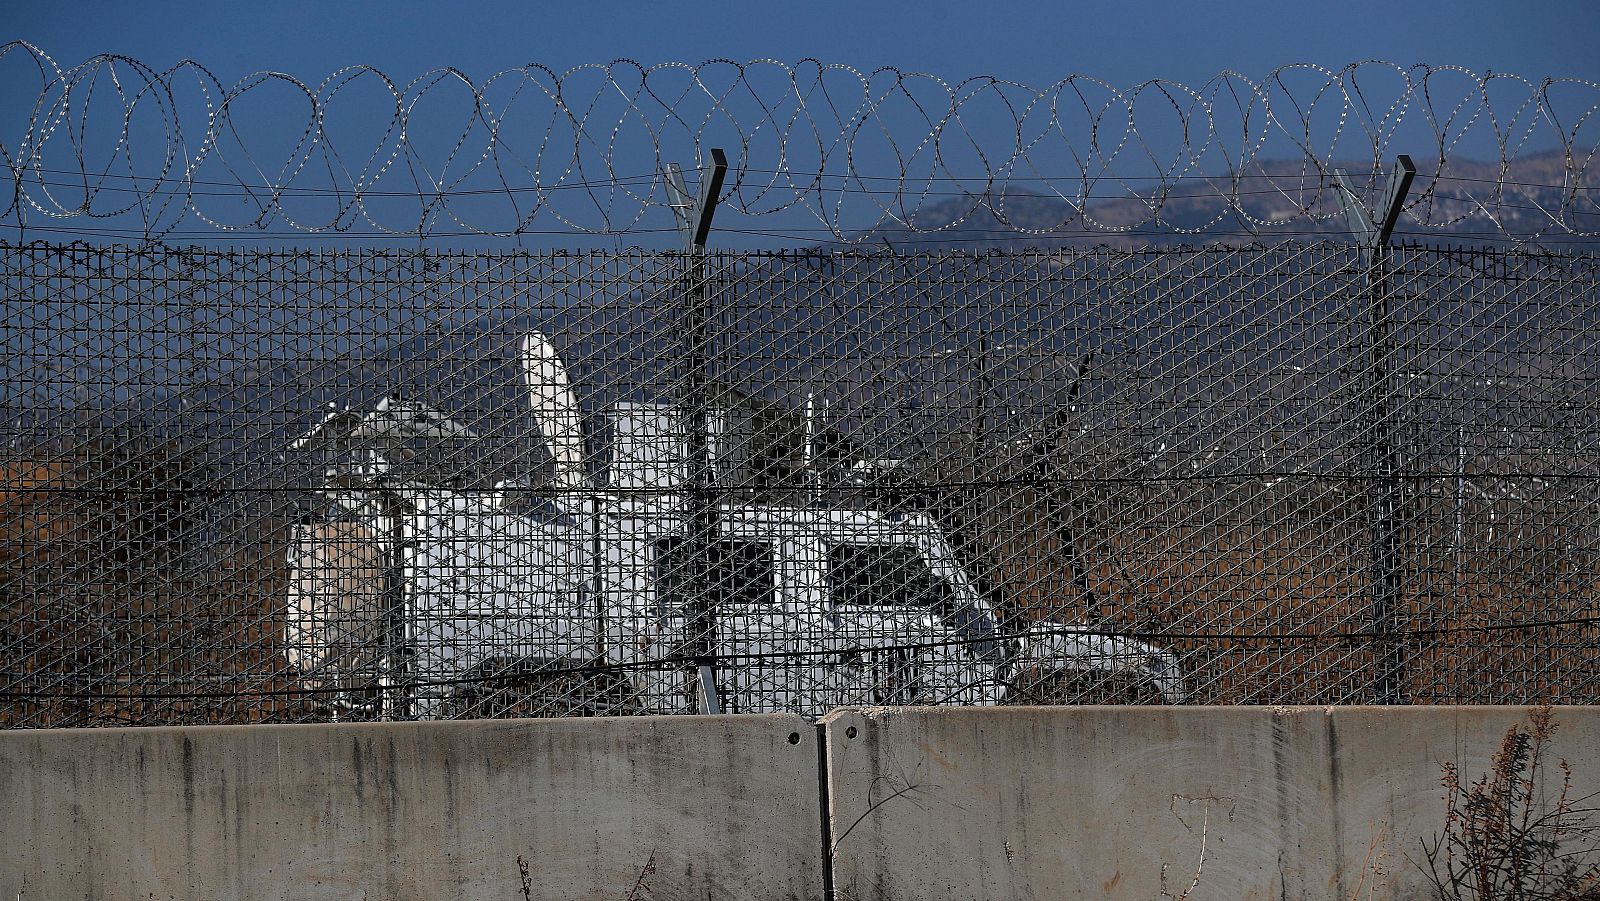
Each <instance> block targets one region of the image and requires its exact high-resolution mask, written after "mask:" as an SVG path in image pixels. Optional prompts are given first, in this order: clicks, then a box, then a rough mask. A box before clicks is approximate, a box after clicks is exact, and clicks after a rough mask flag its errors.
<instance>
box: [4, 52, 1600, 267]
mask: <svg viewBox="0 0 1600 901" xmlns="http://www.w3.org/2000/svg"><path fill="white" fill-rule="evenodd" d="M0 84H4V85H5V90H6V91H8V92H9V93H10V94H11V95H12V97H13V98H14V99H13V103H12V106H11V108H12V109H14V110H15V113H14V114H11V115H15V116H16V118H17V119H18V120H20V121H17V122H15V123H14V125H13V127H12V128H11V129H8V131H7V134H6V136H5V137H4V138H0V161H3V164H4V166H5V168H6V171H7V173H8V174H9V176H10V181H11V191H10V197H9V198H8V200H7V201H6V203H5V204H4V207H3V210H0V221H4V222H6V223H7V224H9V225H13V226H16V227H18V228H22V229H24V230H25V229H26V228H27V227H29V226H30V225H31V226H32V227H34V228H36V229H42V230H43V231H45V232H46V233H48V232H49V231H51V230H52V229H55V228H56V227H57V226H56V225H55V223H60V224H61V226H62V228H63V229H64V230H70V229H89V230H93V229H115V230H116V231H115V234H116V235H119V236H122V237H126V238H130V239H160V238H164V237H173V236H177V235H180V234H185V233H184V232H181V231H180V229H182V228H183V227H184V226H185V225H191V226H194V225H197V226H198V227H199V229H200V233H201V234H204V233H206V232H212V233H216V234H218V235H223V234H231V235H235V236H239V235H249V234H251V233H253V232H263V231H265V232H273V231H276V232H286V233H298V234H313V235H326V236H339V235H345V236H364V237H380V236H391V237H392V236H417V237H436V236H450V237H464V236H500V237H519V236H527V235H536V234H566V235H590V236H594V235H601V236H623V235H633V236H645V235H649V234H652V233H655V232H667V233H670V232H671V222H670V219H669V218H667V217H664V216H663V215H661V211H662V210H663V209H664V207H665V204H666V203H667V198H666V190H665V187H664V184H663V181H662V176H661V172H662V168H663V165H664V164H665V163H666V162H669V161H677V162H682V163H684V164H685V165H694V164H695V162H696V161H699V160H704V159H706V158H707V156H708V152H709V150H710V148H712V147H722V148H726V149H727V150H728V152H729V154H730V158H731V161H732V173H731V176H730V180H729V182H728V184H727V185H726V187H725V194H726V196H725V197H724V198H723V200H722V204H723V208H724V209H726V210H729V211H731V212H733V213H735V214H738V215H741V216H744V217H748V219H750V220H751V221H753V222H757V223H763V222H765V223H770V222H774V221H783V222H790V223H801V225H800V226H795V225H792V224H791V225H790V226H788V227H783V228H780V227H777V226H769V229H770V228H777V231H778V232H779V233H782V234H786V235H790V234H793V233H794V232H795V231H796V229H799V230H800V232H801V236H802V237H806V238H808V239H809V240H810V241H811V243H818V242H825V241H836V242H860V241H863V240H867V241H873V242H877V241H878V240H880V237H881V236H882V235H884V234H885V233H893V234H901V235H909V236H922V235H930V234H934V233H944V232H948V233H950V234H952V235H964V236H966V237H967V238H969V239H970V238H971V237H972V235H971V234H969V233H970V232H972V231H973V230H977V231H979V232H989V233H997V234H1002V235H1012V236H1025V237H1032V238H1037V239H1049V238H1063V237H1065V238H1073V237H1076V238H1086V239H1094V238H1100V239H1104V238H1107V237H1117V236H1145V237H1146V238H1147V237H1148V236H1149V235H1151V234H1156V235H1162V234H1165V235H1175V236H1195V235H1213V234H1222V235H1227V234H1239V233H1244V234H1251V235H1263V234H1272V233H1274V231H1275V230H1277V231H1279V232H1281V231H1283V230H1284V229H1286V228H1287V227H1289V226H1294V225H1300V226H1302V227H1309V228H1312V229H1316V230H1323V231H1327V230H1330V224H1331V223H1330V220H1335V219H1336V217H1337V216H1338V214H1339V204H1338V200H1337V197H1336V196H1335V195H1334V193H1333V190H1334V188H1333V182H1332V176H1333V170H1334V169H1335V168H1338V167H1348V168H1349V170H1350V171H1351V172H1352V173H1353V175H1354V177H1355V179H1356V181H1357V183H1358V184H1362V185H1375V184H1378V183H1381V181H1382V176H1383V174H1384V173H1385V172H1387V171H1388V169H1389V167H1390V166H1391V165H1392V163H1393V157H1394V156H1395V155H1396V154H1402V153H1404V154H1408V155H1410V156H1411V157H1412V158H1413V159H1415V160H1416V161H1417V162H1418V164H1419V166H1420V169H1421V175H1420V178H1419V183H1418V185H1417V190H1416V191H1415V193H1414V194H1413V196H1412V198H1411V199H1410V200H1409V201H1408V203H1407V205H1406V215H1407V217H1408V221H1409V222H1410V223H1412V224H1414V225H1415V226H1416V227H1417V228H1420V229H1423V230H1426V231H1428V232H1430V233H1433V234H1435V235H1437V234H1438V233H1439V232H1441V231H1446V230H1456V231H1461V232H1463V233H1469V234H1474V235H1479V236H1481V235H1490V236H1498V237H1504V238H1511V239H1516V240H1520V241H1528V240H1532V239H1536V238H1539V237H1542V236H1577V237H1582V238H1592V237H1594V236H1596V235H1597V234H1600V216H1597V212H1600V210H1597V207H1596V203H1597V197H1600V195H1597V193H1596V189H1597V188H1600V183H1597V182H1596V178H1595V172H1596V169H1595V151H1596V148H1597V147H1600V133H1597V131H1596V129H1597V128H1600V122H1597V118H1596V111H1597V109H1600V85H1597V84H1596V83H1594V82H1592V81H1586V80H1582V79H1575V78H1543V79H1533V78H1525V77H1521V76H1517V75H1510V74H1505V73H1497V72H1487V71H1485V72H1475V71H1471V70H1468V69H1465V68H1462V67H1457V66H1430V65H1414V66H1410V67H1405V66H1399V65H1395V64H1392V63H1386V62H1377V61H1369V62H1360V63H1353V64H1350V65H1347V66H1344V67H1342V68H1329V67H1323V66H1316V65H1309V64H1302V65H1291V66H1284V67H1281V68H1278V69H1275V70H1273V71H1271V72H1268V73H1266V74H1265V75H1262V76H1259V77H1251V76H1248V75H1245V74H1242V73H1238V72H1233V71H1225V72H1222V73H1220V74H1218V75H1216V76H1215V77H1213V78H1211V79H1209V80H1207V81H1205V82H1203V83H1199V84H1195V85H1186V84H1182V83H1179V82H1176V81H1170V80H1152V81H1146V82H1143V83H1140V84H1136V85H1131V86H1117V85H1113V84H1111V83H1108V82H1106V81H1103V80H1100V79H1096V78H1092V77H1089V76H1083V75H1072V76H1068V77H1065V78H1062V79H1061V80H1059V81H1056V82H1054V83H1052V84H1050V85H1047V86H1043V87H1038V86H1029V85H1025V84H1020V83H1017V82H1013V81H1007V80H1004V79H1000V78H995V77H993V76H978V77H972V78H967V79H964V80H960V81H946V80H944V79H942V78H940V77H938V76H936V75H929V74H922V73H912V72H904V71H901V70H899V69H894V68H889V67H884V68H879V69H875V70H871V71H866V70H861V69H855V68H852V67H849V66H844V65H838V64H828V63H822V62H819V61H815V60H802V61H800V62H798V63H793V64H790V63H784V62H779V61H774V60H752V61H749V62H744V63H740V62H735V61H731V60H712V61H707V62H704V63H701V64H698V65H689V64H682V63H662V64H657V65H650V66H644V65H640V64H638V63H635V62H632V61H627V60H619V61H616V62H613V63H610V64H607V65H590V66H580V67H576V68H573V69H569V70H567V71H564V72H557V71H555V70H553V69H550V68H548V67H545V66H540V65H536V64H530V65H527V66H522V67H518V68H513V69H507V70H504V71H501V72H498V73H495V74H493V75H490V76H488V77H486V78H483V79H482V80H474V79H473V78H471V77H469V76H468V75H467V74H466V73H464V72H462V71H460V70H458V69H436V70H431V71H429V72H425V73H423V74H421V75H419V76H417V77H415V78H413V79H412V80H410V81H409V82H405V81H401V80H398V79H395V78H392V77H390V76H389V75H387V74H385V73H383V72H381V71H379V70H377V69H374V68H372V67H368V66H350V67H345V68H342V69H339V70H337V71H335V72H334V73H332V74H330V75H329V76H327V77H326V78H324V79H322V80H321V81H318V82H314V83H313V82H306V81H301V80H299V79H297V78H296V77H294V76H292V75H289V74H285V73H281V72H257V73H254V74H250V75H247V76H245V77H243V78H240V79H238V80H237V81H234V82H233V83H231V84H225V83H224V82H223V81H222V80H221V79H220V78H218V77H217V76H216V75H215V74H214V73H213V72H212V71H211V70H209V69H207V68H206V67H204V66H203V65H201V64H200V63H198V62H195V61H192V60H184V61H182V62H179V63H177V64H176V65H173V66H171V67H168V68H165V69H159V68H156V67H153V66H151V65H148V64H146V63H143V62H140V61H138V60H136V59H133V58H130V57H126V56H119V55H101V56H96V57H94V58H91V59H89V60H86V61H84V62H82V63H80V64H78V65H74V66H70V67H66V68H63V67H61V66H60V65H58V64H57V63H56V62H55V61H54V60H53V59H51V58H50V57H49V56H48V55H46V54H45V53H44V52H43V51H42V50H40V49H38V48H36V47H34V46H32V45H30V44H26V43H22V42H12V43H9V44H5V45H0ZM107 233H108V234H109V233H111V232H107Z"/></svg>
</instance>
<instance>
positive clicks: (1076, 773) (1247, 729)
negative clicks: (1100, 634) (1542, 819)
mask: <svg viewBox="0 0 1600 901" xmlns="http://www.w3.org/2000/svg"><path fill="white" fill-rule="evenodd" d="M1527 713H1528V711H1526V710H1524V709H1519V708H1493V707H1490V708H1449V707H1438V708H1360V707H1349V708H1303V709H1289V708H1243V707H1239V708H1201V707H1188V708H1137V709H1134V708H1115V707H1102V708H1054V709H1040V708H1033V709H1028V708H1012V709H998V710H893V709H878V710H871V709H868V710H846V711H839V712H836V713H834V714H832V715H830V716H829V718H828V719H827V720H826V732H827V754H828V769H829V773H830V780H829V783H830V807H831V810H830V816H829V820H830V825H831V831H832V837H833V844H834V859H833V876H834V881H835V885H836V887H837V890H838V896H839V897H840V898H850V899H868V898H894V899H910V898H917V899H942V898H950V899H970V898H978V897H985V898H1039V899H1045V898H1140V899H1149V898H1167V897H1171V898H1180V897H1181V898H1187V899H1190V901H1204V899H1250V898H1257V899H1280V898H1307V899H1326V898H1333V899H1356V898H1360V899H1367V898H1416V897H1423V896H1425V895H1426V893H1425V891H1424V884H1423V881H1422V880H1423V875H1422V873H1421V872H1420V871H1419V870H1418V869H1417V868H1416V866H1415V865H1414V864H1413V861H1420V860H1421V853H1420V845H1419V841H1420V839H1422V838H1423V837H1426V836H1432V835H1434V834H1436V833H1437V832H1438V831H1439V829H1440V828H1441V825H1442V821H1443V817H1444V809H1445V808H1444V802H1443V800H1442V796H1443V790H1442V789H1441V788H1440V775H1441V766H1442V764H1443V763H1444V762H1445V761H1457V762H1459V764H1460V765H1461V766H1462V768H1463V771H1464V772H1465V773H1467V774H1469V775H1472V776H1474V777H1475V776H1476V775H1479V774H1481V773H1482V772H1483V771H1484V770H1485V769H1486V768H1487V767H1488V765H1489V759H1490V757H1491V755H1492V754H1493V753H1494V751H1495V750H1496V749H1497V748H1498V747H1499V744H1500V741H1501V738H1502V737H1503V736H1504V735H1505V731H1506V729H1507V728H1508V727H1509V726H1510V725H1511V724H1512V723H1515V722H1518V721H1521V720H1525V718H1526V714H1527ZM1555 717H1556V721H1557V722H1558V723H1559V730H1558V731H1557V733H1556V737H1555V741H1554V745H1553V748H1554V752H1555V754H1556V755H1557V756H1560V757H1565V758H1567V759H1568V760H1569V761H1571V763H1572V764H1573V766H1574V769H1575V772H1576V783H1577V784H1576V785H1575V790H1576V792H1577V793H1578V794H1580V795H1581V794H1585V793H1588V792H1593V791H1596V790H1600V708H1592V707H1590V708H1557V709H1556V712H1555ZM1549 770H1550V775H1552V776H1553V777H1555V778H1557V779H1559V776H1560V772H1559V769H1558V768H1557V767H1556V766H1555V761H1554V760H1552V761H1550V767H1549ZM1163 892H1165V894H1163ZM1186 892H1187V894H1185V893H1186Z"/></svg>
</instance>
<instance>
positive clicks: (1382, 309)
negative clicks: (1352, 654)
mask: <svg viewBox="0 0 1600 901" xmlns="http://www.w3.org/2000/svg"><path fill="white" fill-rule="evenodd" d="M1416 174H1417V167H1416V166H1415V165H1413V164H1412V162H1411V157H1409V156H1406V155H1405V154H1401V155H1400V156H1399V157H1398V158H1397V159H1396V160H1395V168H1394V169H1393V170H1392V171H1391V172H1390V173H1389V179H1388V181H1387V182H1386V183H1385V185H1384V192H1383V197H1382V198H1381V200H1380V201H1379V203H1378V213H1379V214H1380V216H1381V217H1382V218H1381V219H1379V220H1378V221H1377V222H1374V221H1373V220H1372V219H1370V218H1368V216H1367V211H1366V210H1365V209H1364V208H1363V207H1362V205H1361V200H1360V198H1359V197H1357V196H1356V193H1355V190H1354V189H1353V188H1352V187H1351V186H1350V178H1349V175H1348V174H1347V173H1346V172H1345V171H1344V170H1343V169H1339V170H1336V171H1335V173H1334V181H1335V183H1336V185H1337V187H1338V191H1337V194H1338V196H1339V205H1340V206H1341V207H1342V208H1343V210H1344V215H1345V221H1346V222H1347V223H1348V224H1349V226H1350V231H1351V232H1352V233H1353V234H1354V235H1355V238H1356V240H1357V241H1359V242H1360V244H1361V259H1362V263H1363V268H1364V270H1365V275H1366V285H1365V292H1364V293H1365V294H1366V299H1367V334H1368V337H1369V340H1368V352H1369V355H1370V361H1369V366H1370V378H1369V382H1368V397H1367V403H1368V406H1369V408H1370V409H1371V417H1372V421H1371V435H1370V442H1369V446H1370V458H1371V460H1370V462H1371V466H1372V470H1371V471H1372V473H1373V481H1372V486H1373V496H1372V499H1371V504H1372V509H1373V514H1372V523H1371V529H1372V562H1371V570H1370V572H1371V576H1370V582H1371V584H1372V612H1371V620H1372V623H1371V630H1372V632H1373V634H1374V636H1376V637H1377V640H1378V641H1379V642H1380V643H1381V645H1380V646H1381V647H1382V649H1383V650H1382V653H1381V656H1380V659H1379V661H1378V674H1377V677H1376V679H1375V680H1374V684H1373V695H1374V697H1375V699H1376V700H1377V702H1378V703H1380V704H1403V703H1405V702H1406V693H1405V645H1404V644H1403V643H1402V642H1401V641H1400V639H1399V637H1398V636H1397V635H1395V634H1394V633H1395V609H1396V608H1397V607H1398V605H1399V600H1400V522H1399V506H1400V483H1399V478H1400V475H1399V460H1398V459H1397V455H1396V452H1395V447H1394V434H1393V432H1394V428H1393V426H1394V423H1393V421H1392V420H1393V409H1392V404H1391V400H1392V398H1393V396H1394V378H1393V367H1392V365H1391V363H1392V360H1391V358H1392V356H1393V354H1394V347H1393V341H1392V338H1391V335H1390V325H1391V322H1390V314H1389V291H1388V269H1389V238H1390V236H1392V235H1393V234H1394V227H1395V223H1396V222H1397V221H1399V218H1400V209H1401V207H1402V206H1403V205H1404V203H1405V199H1406V193H1407V192H1408V191H1409V190H1410V189H1411V181H1412V179H1414V178H1415V177H1416Z"/></svg>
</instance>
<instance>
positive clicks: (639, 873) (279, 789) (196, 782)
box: [0, 716, 823, 901]
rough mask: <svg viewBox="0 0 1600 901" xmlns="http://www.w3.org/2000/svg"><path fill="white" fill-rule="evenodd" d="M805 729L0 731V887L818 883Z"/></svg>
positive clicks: (426, 895) (5, 891) (729, 725)
mask: <svg viewBox="0 0 1600 901" xmlns="http://www.w3.org/2000/svg"><path fill="white" fill-rule="evenodd" d="M817 740H818V739H817V732H816V730H815V729H814V728H813V727H811V726H809V725H808V724H806V723H805V722H804V721H803V720H801V719H800V718H798V717H792V716H725V717H659V718H656V717H649V718H646V717H640V718H618V719H586V720H578V719H569V720H501V721H479V722H437V723H396V724H351V725H332V726H327V725H322V726H240V727H188V728H147V729H83V730H52V731H31V732H29V731H17V732H0V799H4V803H0V848H3V849H4V853H0V897H4V898H6V899H11V898H14V897H17V896H18V894H19V893H21V897H22V898H24V899H36V898H37V899H45V898H78V899H101V898H104V899H112V898H115V899H127V898H138V899H144V898H147V897H153V898H156V899H163V901H164V899H169V898H171V899H196V901H201V899H204V901H216V899H235V898H237V899H245V898H249V899H280V898H281V899H295V901H303V899H322V898H327V899H340V901H347V899H360V898H371V899H373V901H378V899H383V901H400V899H444V898H451V899H454V898H496V899H519V898H523V897H525V893H524V884H526V886H527V888H526V897H532V898H552V899H555V898H559V899H573V898H605V899H615V901H622V899H629V898H632V899H645V898H719V899H720V898H727V899H735V898H763V899H764V898H797V899H798V898H804V899H813V898H818V897H821V895H822V880H823V875H822V856H821V845H820V844H819V842H818V839H817V836H818V833H819V831H820V828H821V826H820V824H821V820H820V813H819V800H818V785H817V761H818V751H817ZM519 859H520V860H521V861H522V863H521V864H520V865H519V862H518V861H519ZM524 880H526V883H525V882H524Z"/></svg>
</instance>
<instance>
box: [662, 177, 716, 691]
mask: <svg viewBox="0 0 1600 901" xmlns="http://www.w3.org/2000/svg"><path fill="white" fill-rule="evenodd" d="M727 173H728V157H727V155H726V154H725V153H723V152H722V151H721V150H719V149H716V148H712V150H711V165H710V167H709V168H708V169H707V170H706V171H703V172H702V173H701V175H700V197H699V199H698V200H693V199H691V198H690V197H689V191H688V188H687V187H686V186H685V185H684V181H683V168H682V167H681V166H679V165H678V164H677V163H668V164H667V172H666V184H667V193H668V194H669V195H670V196H671V199H672V204H671V205H672V212H673V215H674V216H675V217H676V218H677V221H678V232H679V234H680V235H682V236H683V249H684V251H685V252H686V253H687V254H688V255H689V260H688V263H689V266H688V269H689V272H688V281H689V284H688V291H687V292H685V293H686V296H685V302H686V303H687V307H686V308H685V310H684V312H685V317H684V318H685V320H686V322H685V329H684V331H685V334H686V336H687V338H688V345H689V346H688V353H687V354H686V355H685V358H684V367H685V370H686V372H685V378H684V384H683V390H684V394H685V404H684V411H683V413H684V419H685V420H686V424H687V426H688V436H687V437H688V439H689V440H688V445H689V446H688V455H689V491H688V496H689V530H688V548H689V553H688V554H687V555H686V556H687V558H688V560H689V573H688V577H689V578H688V579H687V582H688V584H689V633H690V634H689V644H688V648H687V650H688V654H689V657H690V658H692V659H693V660H694V666H695V669H696V673H697V675H698V685H699V692H698V700H699V704H698V707H699V712H701V713H721V712H722V704H721V702H720V701H719V699H718V697H717V669H716V656H715V650H716V646H717V620H716V609H715V605H714V604H713V603H712V597H711V588H712V586H711V566H710V562H711V554H712V549H713V548H715V547H716V546H717V513H718V509H717V508H718V507H719V506H720V504H721V500H720V499H719V498H718V497H716V496H715V495H714V494H713V491H712V481H713V479H714V478H715V473H713V472H712V470H711V441H710V426H711V409H710V408H711V404H710V398H709V397H708V396H707V395H708V392H709V391H710V389H711V385H710V380H709V379H707V377H706V368H707V363H708V361H709V359H710V356H711V354H710V335H709V334H708V333H707V319H708V317H707V315H706V307H707V305H708V300H709V297H708V295H709V291H708V290H707V285H706V282H707V279H708V274H709V272H708V268H707V266H706V259H705V250H706V239H707V238H708V237H709V236H710V234H711V220H712V217H713V216H715V215H716V211H717V199H718V197H719V195H720V194H721V193H722V182H723V179H724V178H725V177H726V176H727Z"/></svg>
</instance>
